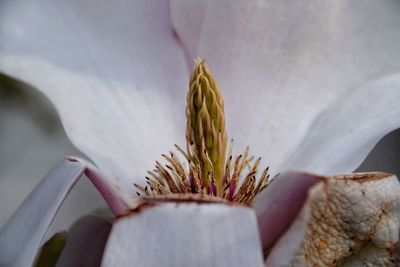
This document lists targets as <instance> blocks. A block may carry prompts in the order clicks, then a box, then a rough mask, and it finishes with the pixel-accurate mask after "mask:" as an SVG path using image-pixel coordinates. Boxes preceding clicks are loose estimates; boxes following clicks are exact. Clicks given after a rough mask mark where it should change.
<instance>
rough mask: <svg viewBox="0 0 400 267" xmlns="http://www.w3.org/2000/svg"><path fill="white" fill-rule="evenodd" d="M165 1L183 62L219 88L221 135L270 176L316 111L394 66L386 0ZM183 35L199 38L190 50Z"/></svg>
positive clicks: (394, 40) (395, 41)
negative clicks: (203, 71)
mask: <svg viewBox="0 0 400 267" xmlns="http://www.w3.org/2000/svg"><path fill="white" fill-rule="evenodd" d="M172 3H173V4H172V5H171V8H174V9H175V10H173V11H172V12H171V14H172V16H173V18H172V21H173V24H174V27H175V29H176V31H177V32H178V35H179V37H180V38H181V39H182V43H183V44H184V45H185V46H187V49H186V50H187V51H188V54H189V56H188V57H189V58H191V57H193V56H197V55H198V56H200V57H203V58H206V59H207V61H208V64H209V66H210V67H211V68H212V70H213V72H214V74H215V77H216V80H217V81H218V82H219V84H220V87H221V91H222V93H223V94H224V96H225V104H226V105H225V107H226V114H227V122H228V124H227V125H228V128H229V129H228V133H229V134H230V137H232V138H234V139H235V142H236V143H237V144H238V145H239V146H240V147H244V146H245V145H247V144H249V145H250V148H251V149H252V151H253V153H255V154H256V155H257V154H259V155H262V156H264V158H265V159H267V161H268V162H269V163H270V164H271V167H272V169H271V170H272V172H273V173H275V172H276V171H279V169H278V166H279V165H281V164H283V163H284V162H285V159H287V158H288V157H289V156H290V155H291V153H292V152H293V151H294V150H295V148H296V146H297V145H299V144H300V143H301V142H302V138H304V137H305V136H307V135H308V133H309V132H308V131H309V128H310V127H311V126H312V124H313V120H314V119H315V117H316V116H317V115H318V114H319V112H321V111H322V110H324V109H325V108H326V107H328V106H329V105H330V104H331V103H334V102H335V101H336V100H338V99H340V98H341V97H343V96H345V94H346V93H347V92H348V91H350V90H352V89H353V88H354V87H355V86H358V85H360V84H361V83H363V82H365V81H367V80H370V79H372V78H375V77H379V76H380V75H384V74H388V73H393V72H394V71H397V70H398V69H400V53H399V49H398V47H400V16H399V8H400V2H399V1H396V0H389V1H384V2H382V1H375V0H367V1H365V0H355V1H342V0H339V1H337V0H328V1H319V0H311V1H301V0H300V1H299V0H283V1H229V0H215V1H212V0H210V1H199V2H197V3H196V5H197V7H196V8H193V5H189V4H186V1H175V0H173V1H172ZM196 10H200V14H202V15H201V17H202V18H203V19H202V20H201V19H199V17H198V16H195V15H194V13H195V12H196ZM204 10H205V11H204ZM203 13H204V15H203ZM198 21H200V22H198ZM195 22H196V23H195ZM199 29H200V30H199ZM192 33H195V34H196V35H197V36H199V37H198V38H199V42H198V43H196V46H195V47H193V46H192V41H191V40H190V38H192V35H193V34H192ZM193 51H194V52H193ZM358 138H361V139H363V137H362V136H359V137H358Z"/></svg>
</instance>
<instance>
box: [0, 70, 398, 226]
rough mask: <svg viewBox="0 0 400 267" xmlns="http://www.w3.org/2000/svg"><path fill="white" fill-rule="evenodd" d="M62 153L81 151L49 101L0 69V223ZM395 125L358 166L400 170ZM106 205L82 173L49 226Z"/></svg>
mask: <svg viewBox="0 0 400 267" xmlns="http://www.w3.org/2000/svg"><path fill="white" fill-rule="evenodd" d="M66 155H78V156H81V157H84V156H83V155H82V154H81V153H80V152H79V151H78V150H77V149H76V148H74V146H73V145H72V144H71V143H70V142H69V140H68V138H67V137H66V135H65V132H64V130H63V128H62V125H61V123H60V121H59V119H58V116H57V114H56V111H55V110H54V108H53V107H52V105H51V104H50V103H49V101H48V100H47V99H46V98H45V97H44V96H42V95H41V94H40V93H38V92H37V91H36V90H34V89H33V88H30V87H29V86H27V85H25V84H22V83H19V82H17V81H15V80H11V79H9V78H8V77H6V76H1V74H0V227H1V226H2V225H3V224H4V223H5V222H6V221H7V219H8V218H9V217H10V216H11V215H12V213H13V212H14V211H15V210H16V209H17V208H18V206H19V205H20V204H21V203H22V201H23V200H24V198H25V197H26V196H27V195H28V194H29V192H30V191H31V190H32V189H33V188H34V187H35V186H36V185H37V184H38V183H39V181H40V180H41V179H42V178H43V177H44V176H45V175H46V173H47V172H48V171H49V170H50V168H51V167H52V166H54V165H55V164H56V163H57V162H59V161H61V160H62V159H63V158H64V157H65V156H66ZM399 159H400V130H397V131H395V132H392V133H390V134H388V135H387V136H386V137H385V138H384V139H382V140H381V141H380V142H379V143H378V144H377V146H376V147H375V148H374V149H373V150H372V152H371V153H370V154H369V156H368V157H367V159H366V160H365V161H364V163H363V164H362V165H361V166H360V168H359V169H358V171H385V172H390V173H395V174H397V175H400V164H399ZM108 212H109V210H108V208H107V207H106V204H105V202H104V201H103V200H102V198H101V197H100V195H99V194H98V193H97V191H96V190H95V189H94V187H93V186H91V184H90V182H89V181H88V180H87V179H81V180H80V181H79V182H78V184H77V186H75V188H74V189H73V191H72V193H71V194H70V195H69V196H68V198H67V200H66V202H65V205H64V206H63V207H62V209H61V211H60V216H58V217H57V219H56V221H55V223H54V225H53V230H52V231H51V232H54V231H57V230H60V229H67V228H68V227H69V226H70V225H71V224H72V223H73V222H74V221H75V220H77V219H78V218H79V217H81V216H82V215H84V214H104V213H108Z"/></svg>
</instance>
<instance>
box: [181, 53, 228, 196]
mask: <svg viewBox="0 0 400 267" xmlns="http://www.w3.org/2000/svg"><path fill="white" fill-rule="evenodd" d="M186 118H187V125H186V141H187V143H188V149H190V150H191V153H190V154H191V156H192V159H193V161H194V162H195V163H198V164H200V166H201V173H202V179H203V183H204V184H205V185H206V186H207V187H208V186H210V182H211V181H210V179H209V178H210V176H211V175H212V176H213V178H214V180H215V184H216V187H217V192H219V193H220V192H221V191H222V174H223V171H224V165H225V152H226V145H227V136H226V130H225V115H224V101H223V99H222V96H221V93H220V90H219V88H218V85H217V84H216V83H215V81H214V79H213V77H212V74H211V72H210V70H209V69H208V67H207V65H206V64H205V63H204V61H201V60H196V66H195V68H194V70H193V73H192V76H191V79H190V83H189V92H188V95H187V107H186Z"/></svg>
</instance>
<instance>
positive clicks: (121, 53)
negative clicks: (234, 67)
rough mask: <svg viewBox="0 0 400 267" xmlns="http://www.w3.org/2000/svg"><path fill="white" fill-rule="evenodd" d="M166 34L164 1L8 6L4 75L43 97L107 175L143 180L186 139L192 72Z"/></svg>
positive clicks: (46, 0)
mask: <svg viewBox="0 0 400 267" xmlns="http://www.w3.org/2000/svg"><path fill="white" fill-rule="evenodd" d="M170 24H171V23H170V20H169V12H168V4H167V2H166V1H162V2H160V3H152V2H149V1H146V0H142V1H123V0H121V1H112V2H109V1H97V0H91V1H52V0H37V1H29V3H27V2H26V1H18V0H17V1H14V0H12V1H2V2H1V4H0V39H1V40H2V42H1V51H0V71H1V72H4V73H6V74H8V75H10V76H12V77H15V78H18V79H21V80H23V81H25V82H27V83H29V84H31V85H33V86H34V87H36V88H38V89H39V90H41V91H42V92H44V93H45V95H46V96H48V97H49V98H50V100H51V101H52V102H53V103H54V104H55V106H56V108H57V110H58V112H59V114H60V116H61V119H62V121H63V124H64V127H65V129H66V132H67V134H68V136H69V137H70V138H71V140H72V142H73V143H74V144H75V145H76V146H77V147H79V148H80V149H81V150H82V151H83V152H84V153H86V154H87V155H89V156H90V157H91V158H92V159H93V160H94V161H95V162H96V163H97V164H98V165H99V166H100V167H101V168H102V169H104V170H106V171H107V172H109V173H112V174H113V175H115V176H117V177H118V178H121V179H122V178H127V177H129V178H131V177H136V176H142V175H144V174H145V170H146V169H148V168H151V167H152V166H151V163H152V161H153V160H154V159H156V158H157V157H158V156H159V155H160V154H161V153H164V152H166V151H168V149H171V148H172V145H173V144H174V142H179V141H181V139H179V138H178V136H182V140H183V136H184V130H183V127H184V113H183V112H182V111H183V110H184V109H183V104H184V99H185V91H186V82H185V81H186V80H187V78H188V71H187V67H186V63H185V58H184V55H183V51H182V49H181V48H180V46H179V44H178V42H177V40H176V39H175V38H174V36H173V31H172V27H171V25H170ZM178 134H179V135H178ZM117 165H118V167H117ZM120 168H121V169H120ZM126 188H132V185H131V182H129V186H127V187H126Z"/></svg>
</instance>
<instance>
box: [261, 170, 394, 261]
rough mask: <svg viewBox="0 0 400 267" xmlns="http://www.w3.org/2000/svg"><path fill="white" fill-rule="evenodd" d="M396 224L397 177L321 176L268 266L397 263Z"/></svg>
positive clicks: (276, 248) (382, 175)
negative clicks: (321, 179) (321, 178)
mask: <svg viewBox="0 0 400 267" xmlns="http://www.w3.org/2000/svg"><path fill="white" fill-rule="evenodd" d="M277 179H279V177H278V178H277ZM288 193H290V192H288ZM399 227H400V183H399V180H398V178H397V177H396V176H395V175H391V174H386V173H356V174H349V175H342V176H331V177H324V178H323V181H321V182H318V183H316V184H314V185H313V186H312V187H311V188H310V190H309V192H308V197H307V199H306V201H305V202H304V205H303V207H302V208H301V211H300V212H299V215H298V216H297V218H296V219H295V220H293V222H292V224H291V226H290V227H289V229H288V230H287V231H286V232H285V233H284V234H283V235H282V236H281V238H280V239H279V241H278V242H277V243H276V244H275V245H274V246H273V248H272V250H271V251H270V253H269V255H268V257H267V261H266V266H336V265H337V264H341V266H365V265H368V266H393V267H394V266H398V265H399V264H400V262H399V258H398V257H397V256H396V254H397V253H398V252H396V250H397V249H398V244H399Z"/></svg>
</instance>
